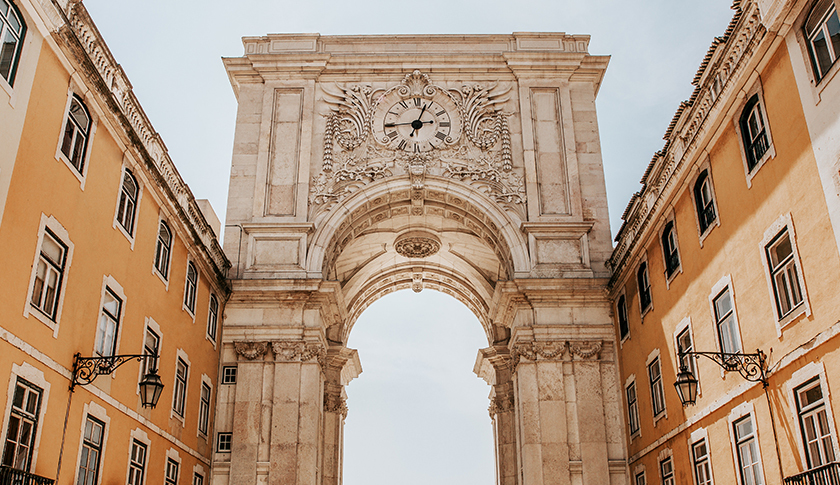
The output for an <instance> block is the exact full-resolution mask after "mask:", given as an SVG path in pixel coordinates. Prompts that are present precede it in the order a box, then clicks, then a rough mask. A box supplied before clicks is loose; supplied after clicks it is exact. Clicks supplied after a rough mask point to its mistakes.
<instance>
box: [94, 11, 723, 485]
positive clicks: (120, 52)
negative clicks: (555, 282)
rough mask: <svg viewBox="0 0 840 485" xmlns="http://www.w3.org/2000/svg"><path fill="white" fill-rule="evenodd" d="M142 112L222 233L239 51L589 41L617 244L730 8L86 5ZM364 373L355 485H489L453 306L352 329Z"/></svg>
mask: <svg viewBox="0 0 840 485" xmlns="http://www.w3.org/2000/svg"><path fill="white" fill-rule="evenodd" d="M84 3H85V5H86V6H87V8H88V10H89V11H90V12H91V16H92V17H93V19H94V21H95V22H96V24H97V26H98V27H99V30H100V31H101V32H102V34H103V36H104V37H105V39H106V41H107V43H108V45H109V46H110V48H111V51H112V52H113V54H114V56H115V57H116V59H117V61H118V62H120V63H121V65H122V67H123V69H124V70H125V72H126V73H127V74H128V76H129V78H130V80H131V82H132V84H133V86H134V91H135V94H136V95H137V97H138V98H139V100H140V102H141V104H142V105H143V107H144V109H145V111H146V113H147V115H148V116H149V118H150V119H151V121H152V123H153V125H154V126H155V128H156V129H157V130H158V131H159V132H160V133H161V135H162V137H163V139H164V141H165V143H166V145H167V147H168V148H169V152H170V154H171V156H172V159H173V160H174V161H175V164H176V165H177V167H178V170H179V172H180V173H181V175H182V176H183V178H184V180H185V181H186V182H187V183H188V184H189V185H190V187H191V189H192V191H193V193H194V194H195V195H196V197H197V198H207V199H210V201H211V202H212V204H213V207H214V208H215V210H216V212H217V213H218V215H219V217H220V219H222V220H224V212H225V204H226V200H227V185H228V174H229V171H230V156H231V148H232V141H233V130H234V122H235V114H236V100H235V98H234V96H233V92H232V90H231V89H230V85H229V83H228V80H227V76H226V74H225V71H224V68H223V67H222V63H221V60H220V57H222V56H240V55H242V44H241V41H240V38H241V37H242V36H254V35H263V34H266V33H272V32H319V33H321V34H392V33H393V34H400V33H510V32H514V31H561V32H568V33H575V34H591V35H592V41H591V44H590V53H592V54H601V55H611V56H612V59H611V61H610V66H609V68H608V69H607V74H606V78H605V80H604V83H603V86H602V88H601V91H600V94H599V97H598V117H599V124H600V133H601V146H602V151H603V157H604V168H605V172H606V180H607V191H608V198H609V203H610V221H611V225H612V231H613V235H614V234H615V232H616V231H617V230H618V225H619V224H620V219H619V217H620V215H621V213H622V212H623V210H624V207H625V206H626V204H627V201H628V200H629V198H630V196H631V195H632V194H633V192H635V191H637V190H638V189H639V188H640V185H639V182H638V181H639V180H640V178H641V176H642V173H643V171H644V169H645V166H646V165H647V163H648V162H649V161H650V159H651V157H652V156H653V153H654V152H655V151H657V150H659V149H660V148H662V146H663V144H664V141H663V140H662V134H663V133H664V132H665V129H666V128H667V126H668V123H669V122H670V120H671V117H672V116H673V114H674V111H675V110H676V108H677V106H679V103H680V101H682V100H684V99H687V98H688V96H689V95H690V94H691V91H692V89H693V87H692V86H691V85H690V81H691V79H692V78H693V77H694V73H695V72H696V70H697V67H698V65H699V64H700V61H701V60H702V58H703V55H704V54H705V53H706V51H707V49H708V47H709V45H710V44H711V42H712V39H713V37H714V36H719V35H722V34H723V32H724V29H725V28H726V25H727V23H728V22H729V20H730V18H731V16H732V11H731V10H730V8H729V7H730V5H731V0H701V1H696V0H588V1H580V0H578V1H570V0H552V1H547V0H520V1H518V2H510V1H501V0H483V1H478V0H467V1H463V0H462V1H457V0H456V1H453V0H425V1H420V0H416V1H402V2H397V1H394V0H356V1H354V2H339V1H335V0H311V1H308V2H300V1H294V2H293V1H267V0H240V1H238V2H220V1H217V0H204V1H197V0H145V1H143V2H127V1H118V0H85V1H84ZM349 344H350V346H351V347H353V348H357V349H358V350H359V354H360V357H361V360H362V366H363V368H364V369H365V370H364V373H363V374H362V375H361V376H360V377H359V378H358V379H357V380H356V381H354V382H353V383H352V384H351V385H350V386H349V388H348V394H349V396H350V399H349V401H348V405H349V407H350V414H349V417H348V419H347V428H346V435H345V439H346V449H345V485H380V484H381V485H385V484H388V485H392V484H394V483H399V484H400V485H413V484H421V483H422V484H429V483H434V484H435V485H448V484H452V485H455V484H459V485H460V484H464V483H470V484H487V485H490V484H491V483H492V481H493V468H494V464H493V454H492V435H491V430H490V419H489V417H488V414H487V406H488V404H489V403H488V400H487V394H488V392H489V387H487V385H486V384H484V382H483V381H481V380H479V379H478V378H477V377H475V376H474V375H473V374H472V364H473V362H474V360H475V355H476V352H477V350H478V349H479V348H481V347H484V346H486V345H487V343H486V340H484V335H483V333H482V331H481V327H480V325H479V324H478V321H477V320H476V319H475V318H474V317H473V316H472V315H471V314H470V313H469V312H468V311H467V310H466V308H465V307H464V306H463V305H461V304H460V303H458V302H457V301H455V300H454V299H452V298H449V297H447V296H445V295H442V294H438V293H434V292H431V291H425V292H423V293H421V294H419V295H415V294H414V293H411V292H400V293H397V294H394V295H390V296H389V297H386V298H384V299H382V300H380V301H379V302H377V303H375V304H374V305H373V306H371V307H370V309H368V310H367V311H366V312H365V313H364V314H363V315H362V318H361V319H360V321H359V322H358V323H357V325H356V326H355V328H354V331H353V335H352V336H351V337H350V342H349Z"/></svg>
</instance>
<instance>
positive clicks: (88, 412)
mask: <svg viewBox="0 0 840 485" xmlns="http://www.w3.org/2000/svg"><path fill="white" fill-rule="evenodd" d="M88 416H92V417H94V418H96V419H98V420H99V421H101V422H102V423H104V425H105V426H104V427H105V429H104V431H103V432H102V446H101V451H100V453H99V468H98V469H97V474H96V484H97V485H98V484H99V483H101V482H102V470H103V464H104V463H107V462H106V461H105V452H106V451H107V449H108V432H109V431H110V429H111V418H110V417H109V416H108V412H107V411H106V410H105V408H103V407H102V406H100V405H99V404H96V402H94V401H90V402H88V403H85V406H84V411H83V412H82V423H81V428H80V429H79V451H78V454H77V456H76V472H75V474H74V475H73V483H78V482H79V464H80V463H81V461H82V445H83V443H84V439H85V424H86V423H87V418H88Z"/></svg>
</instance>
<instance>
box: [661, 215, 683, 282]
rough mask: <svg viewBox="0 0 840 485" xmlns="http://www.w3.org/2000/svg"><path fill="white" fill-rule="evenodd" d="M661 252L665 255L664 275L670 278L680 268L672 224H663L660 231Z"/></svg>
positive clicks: (675, 236) (675, 234) (675, 233)
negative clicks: (663, 227) (663, 226)
mask: <svg viewBox="0 0 840 485" xmlns="http://www.w3.org/2000/svg"><path fill="white" fill-rule="evenodd" d="M662 252H663V253H664V255H665V275H666V276H668V277H671V276H672V275H673V274H674V272H675V271H676V270H677V268H679V267H680V254H679V251H678V250H677V232H676V230H675V229H674V223H673V222H668V223H667V224H665V229H664V230H663V231H662Z"/></svg>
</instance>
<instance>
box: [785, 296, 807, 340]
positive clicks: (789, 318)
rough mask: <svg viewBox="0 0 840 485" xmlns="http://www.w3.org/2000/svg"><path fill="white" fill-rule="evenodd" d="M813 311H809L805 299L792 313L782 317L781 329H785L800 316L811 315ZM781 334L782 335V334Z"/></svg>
mask: <svg viewBox="0 0 840 485" xmlns="http://www.w3.org/2000/svg"><path fill="white" fill-rule="evenodd" d="M810 313H811V312H810V311H809V308H808V305H806V304H805V300H804V299H803V300H802V301H801V302H800V303H799V305H797V306H796V308H794V309H793V310H791V312H790V313H788V314H787V315H785V316H784V317H782V318H781V319H780V320H779V321H778V322H779V330H784V329H785V328H786V327H787V326H788V325H790V324H792V323H793V322H794V321H795V320H798V319H799V317H801V316H803V315H809V314H810ZM780 336H781V335H780Z"/></svg>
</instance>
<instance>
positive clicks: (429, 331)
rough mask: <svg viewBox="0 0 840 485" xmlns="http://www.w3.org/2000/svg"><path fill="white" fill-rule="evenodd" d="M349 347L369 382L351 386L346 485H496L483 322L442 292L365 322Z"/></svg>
mask: <svg viewBox="0 0 840 485" xmlns="http://www.w3.org/2000/svg"><path fill="white" fill-rule="evenodd" d="M348 345H349V346H351V347H352V348H355V349H358V350H359V352H360V353H361V354H362V355H363V356H364V373H363V374H362V375H361V376H359V378H358V379H356V380H354V381H353V382H352V383H351V384H350V385H349V386H347V389H346V392H347V395H348V406H349V407H350V408H351V412H350V413H349V414H348V416H347V419H346V422H345V427H344V450H345V451H344V484H345V485H380V484H381V485H386V484H390V483H393V482H394V481H399V482H400V483H401V484H404V485H415V484H417V485H421V484H428V483H436V484H440V485H448V484H452V485H457V484H461V483H477V484H481V483H484V484H491V483H493V482H494V474H493V473H494V472H493V470H494V452H493V429H492V423H491V421H490V419H489V416H488V414H487V406H488V399H487V395H488V393H489V392H490V388H489V386H488V385H487V384H486V383H485V382H484V381H482V380H481V379H479V378H477V377H476V375H475V374H474V373H473V372H472V369H473V365H474V362H475V356H476V352H477V351H478V349H480V348H483V347H486V346H487V338H486V334H485V333H484V331H483V330H482V327H481V325H480V324H479V321H478V319H477V318H476V316H475V315H474V314H473V313H472V311H471V310H470V309H468V308H467V307H466V306H465V305H463V304H462V303H460V302H459V301H457V300H456V299H455V298H453V297H451V296H448V295H446V294H443V293H441V292H438V291H423V292H421V293H419V294H415V293H412V292H409V291H397V292H395V293H391V294H389V295H387V296H385V297H383V298H381V299H380V300H378V301H376V302H375V303H374V304H372V305H371V306H370V307H368V308H367V310H366V311H364V313H362V314H361V316H360V317H359V319H358V321H357V322H356V324H355V326H354V328H353V332H352V333H351V334H350V338H349V340H348Z"/></svg>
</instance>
